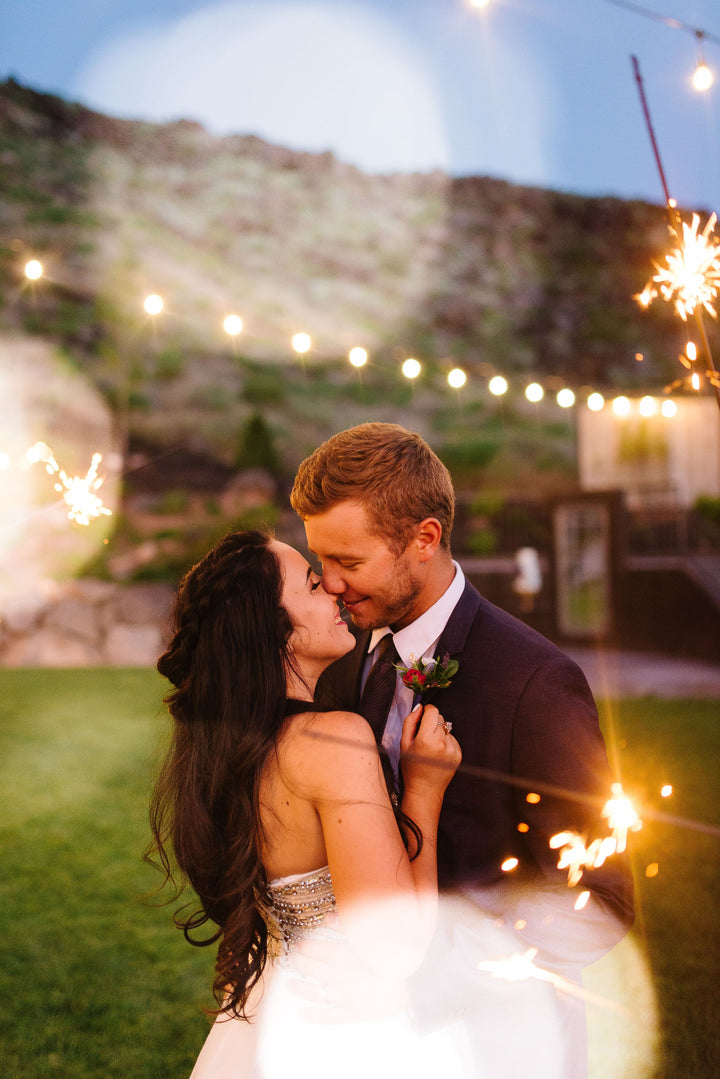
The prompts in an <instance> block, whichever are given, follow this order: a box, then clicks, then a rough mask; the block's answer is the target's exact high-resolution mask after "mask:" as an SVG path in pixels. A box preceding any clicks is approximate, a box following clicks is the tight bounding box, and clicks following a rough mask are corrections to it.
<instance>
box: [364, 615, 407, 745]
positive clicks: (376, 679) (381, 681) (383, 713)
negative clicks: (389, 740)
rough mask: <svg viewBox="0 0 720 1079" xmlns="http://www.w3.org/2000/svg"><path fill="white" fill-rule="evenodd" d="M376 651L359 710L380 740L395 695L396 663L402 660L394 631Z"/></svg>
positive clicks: (387, 634)
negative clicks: (394, 637)
mask: <svg viewBox="0 0 720 1079" xmlns="http://www.w3.org/2000/svg"><path fill="white" fill-rule="evenodd" d="M376 651H377V659H376V660H375V662H374V664H373V666H372V670H371V671H370V674H369V675H368V676H367V681H366V682H365V688H364V689H363V692H362V697H361V698H360V709H359V711H360V714H361V715H363V716H365V719H366V720H367V721H368V723H369V724H370V726H371V727H372V729H373V732H374V734H375V737H376V739H377V740H378V742H379V741H380V740H381V738H382V736H383V731H384V730H385V723H386V721H387V717H388V712H389V711H390V706H391V704H392V700H393V697H394V695H395V684H396V676H397V672H396V670H395V664H396V663H399V662H400V656H399V655H398V651H397V649H396V647H395V642H394V640H393V635H392V633H386V634H385V636H384V637H383V639H382V640H381V641H380V644H379V645H378V646H377V649H376Z"/></svg>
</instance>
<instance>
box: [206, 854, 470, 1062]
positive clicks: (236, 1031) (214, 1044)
mask: <svg viewBox="0 0 720 1079" xmlns="http://www.w3.org/2000/svg"><path fill="white" fill-rule="evenodd" d="M259 904H260V909H261V911H262V914H263V917H264V919H265V922H266V924H267V927H268V962H267V963H266V965H265V971H264V972H263V977H262V979H261V980H260V981H259V982H258V983H257V984H256V985H255V987H254V989H253V992H252V995H251V998H250V1000H249V1002H248V1009H247V1010H248V1014H250V1015H252V1016H253V1019H252V1021H251V1022H247V1021H245V1020H242V1019H236V1018H228V1017H227V1016H219V1017H218V1018H217V1019H216V1020H215V1022H214V1024H213V1026H212V1028H211V1030H210V1033H209V1034H208V1037H207V1040H206V1042H205V1045H204V1046H203V1049H202V1051H201V1053H200V1056H199V1057H198V1059H197V1062H196V1064H195V1067H194V1069H193V1072H192V1075H191V1077H190V1079H306V1077H307V1079H398V1077H400V1076H403V1075H412V1076H413V1079H439V1077H440V1076H443V1077H447V1079H471V1077H474V1076H475V1074H476V1073H475V1071H474V1070H473V1068H472V1066H471V1054H470V1049H469V1045H468V1042H467V1034H466V1031H465V1028H464V1026H463V1024H462V1023H459V1022H458V1023H453V1024H452V1025H451V1026H448V1027H445V1028H442V1029H440V1030H436V1031H433V1032H432V1033H429V1034H420V1033H419V1032H418V1031H417V1030H416V1028H415V1026H414V1025H413V1022H412V1020H411V1018H410V1016H409V1015H408V1014H406V1013H405V1012H399V1013H398V1012H395V1013H394V1014H392V1015H388V1016H386V1017H384V1018H381V1019H372V1020H361V1021H357V1022H346V1021H343V1022H328V1021H323V1019H322V1006H321V1005H318V1006H315V1007H314V1008H313V1007H311V1006H309V1005H308V1003H307V1002H306V1001H305V1000H303V999H302V998H301V997H300V996H299V995H298V994H297V992H295V991H293V987H297V982H298V978H299V975H298V974H297V973H296V972H295V971H294V970H293V968H292V953H293V950H294V948H295V947H296V946H297V945H298V944H299V943H300V942H301V941H302V940H305V939H308V938H316V939H325V940H334V941H340V942H341V941H342V940H343V935H342V928H341V925H340V920H339V916H338V913H337V909H336V902H335V895H334V892H333V888H332V880H331V877H330V871H329V869H328V868H327V867H323V868H322V869H316V870H313V871H312V872H310V873H302V874H298V875H296V876H292V877H284V878H282V879H280V880H275V881H273V882H272V883H271V884H270V885H269V886H268V888H267V889H266V892H265V894H264V895H263V896H262V897H260V899H259Z"/></svg>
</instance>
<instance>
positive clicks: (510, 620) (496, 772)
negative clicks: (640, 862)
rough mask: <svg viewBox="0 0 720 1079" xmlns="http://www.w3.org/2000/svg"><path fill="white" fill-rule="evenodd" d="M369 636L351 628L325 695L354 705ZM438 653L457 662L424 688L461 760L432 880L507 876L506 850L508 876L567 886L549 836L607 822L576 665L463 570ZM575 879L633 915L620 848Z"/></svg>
mask: <svg viewBox="0 0 720 1079" xmlns="http://www.w3.org/2000/svg"><path fill="white" fill-rule="evenodd" d="M369 639H370V633H369V632H368V631H364V632H360V633H359V634H358V645H357V647H356V648H355V650H354V651H353V652H352V653H350V655H349V656H346V657H344V658H343V659H341V660H339V661H337V662H336V663H335V664H333V665H332V666H331V667H330V668H329V669H328V671H326V673H325V675H324V676H323V678H322V679H321V682H320V684H319V686H318V693H317V695H316V696H317V699H318V700H319V701H320V703H322V704H323V706H324V707H332V708H344V709H348V710H353V711H357V709H358V702H359V699H360V681H361V672H362V667H363V663H364V659H365V656H366V654H367V647H368V642H369ZM446 653H447V654H448V655H449V656H450V657H451V658H455V659H457V660H458V661H459V668H458V671H457V673H456V675H455V676H454V678H453V680H452V684H451V685H450V686H449V687H448V688H447V689H443V690H436V691H434V693H432V692H431V694H430V695H429V697H428V699H429V700H430V701H432V703H433V704H435V705H437V707H438V708H439V710H440V712H441V714H442V715H443V716H444V718H445V719H446V720H449V721H451V722H452V724H453V734H454V735H455V736H456V737H457V739H458V742H459V743H460V746H461V748H462V754H463V760H462V766H461V768H460V770H459V771H458V773H457V774H456V775H455V776H454V778H453V779H452V781H451V783H450V786H449V787H448V789H447V791H446V794H445V799H444V803H443V808H442V813H441V816H440V823H439V828H438V875H439V882H440V886H441V888H443V889H454V888H457V887H467V886H470V887H471V888H475V887H479V888H486V887H488V886H489V887H492V886H493V885H496V884H498V883H499V882H500V881H502V880H507V879H508V878H507V875H506V874H505V873H504V872H503V870H502V869H501V868H500V867H501V865H502V864H503V863H504V862H505V861H506V859H507V858H509V857H515V858H517V859H518V861H519V865H518V868H517V869H516V870H515V871H514V873H513V880H515V881H523V882H525V883H528V884H530V885H531V886H534V887H539V888H541V889H542V888H543V887H545V886H548V885H549V886H550V887H556V888H559V887H562V888H565V886H566V882H567V876H568V875H567V870H558V868H557V862H558V852H557V850H551V849H550V847H549V845H548V840H549V838H550V836H552V835H555V834H556V833H558V832H562V831H567V830H570V831H574V832H577V833H579V834H580V835H581V836H583V838H584V839H585V840H586V842H587V843H589V842H590V841H591V840H592V839H593V838H596V837H597V836H599V835H606V834H607V832H608V829H607V825H606V824H605V822H604V821H603V820H602V819H601V816H600V810H601V808H602V806H603V804H604V803H605V802H606V801H607V800H608V799H609V798H610V796H611V792H610V784H611V781H612V777H611V773H610V769H609V766H608V761H607V755H606V750H605V744H604V741H603V738H602V734H601V732H600V726H599V721H598V715H597V710H596V707H595V704H594V701H593V698H592V694H591V693H590V689H589V687H588V685H587V682H586V679H585V676H584V675H583V673H582V671H581V670H580V668H579V667H578V666H577V664H575V663H574V662H573V661H572V660H571V659H570V658H569V657H568V656H566V655H565V654H564V653H563V652H561V651H560V650H559V649H558V648H557V647H556V646H555V645H554V644H552V643H551V642H550V641H548V640H546V639H545V638H544V637H542V636H541V635H540V634H539V633H537V632H536V631H535V630H533V629H531V628H530V627H529V626H527V625H525V624H524V623H523V622H521V621H519V620H518V619H516V618H514V617H513V616H512V615H509V614H507V613H506V612H505V611H502V610H501V609H500V608H498V607H496V606H495V605H494V604H492V603H490V602H489V601H487V600H486V599H484V598H483V597H482V596H481V595H480V593H479V592H478V591H477V589H476V588H475V587H474V586H473V585H472V584H470V583H469V582H468V583H466V586H465V590H464V592H463V594H462V596H461V598H460V600H459V602H458V604H457V605H456V607H455V609H454V611H453V613H452V615H451V617H450V619H449V621H448V623H447V625H446V627H445V629H444V631H443V633H442V635H441V637H440V641H439V644H438V648H437V651H436V654H437V655H438V656H441V657H442V656H444V655H445V654H446ZM528 794H531V795H539V796H540V799H539V801H536V800H534V799H533V800H532V801H530V802H528V800H527V795H528ZM518 826H520V830H519V828H518ZM582 887H583V888H588V889H590V890H591V891H592V892H593V893H594V894H595V895H596V897H597V898H598V899H599V900H601V902H602V903H603V906H604V907H605V908H606V909H607V910H608V911H610V912H612V913H613V914H614V915H616V916H617V917H618V918H619V920H620V923H621V925H622V926H624V927H627V925H628V924H629V923H630V922H631V921H632V917H633V908H632V882H631V876H630V873H629V869H628V866H627V863H626V862H625V861H624V860H623V859H620V858H618V856H614V857H612V858H610V859H608V860H607V861H606V862H605V864H604V865H603V866H602V867H601V868H598V869H591V870H586V871H585V872H584V874H583V880H582ZM573 898H574V897H573ZM623 931H624V929H623ZM620 935H622V933H620Z"/></svg>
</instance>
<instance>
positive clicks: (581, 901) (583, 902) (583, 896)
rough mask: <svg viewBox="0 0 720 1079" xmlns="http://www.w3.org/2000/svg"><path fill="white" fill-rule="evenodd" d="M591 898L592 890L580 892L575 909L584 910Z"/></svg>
mask: <svg viewBox="0 0 720 1079" xmlns="http://www.w3.org/2000/svg"><path fill="white" fill-rule="evenodd" d="M589 898H590V892H589V891H588V890H587V889H585V891H584V892H580V895H579V896H578V897H577V899H576V900H575V910H584V909H585V907H586V906H587V903H588V899H589Z"/></svg>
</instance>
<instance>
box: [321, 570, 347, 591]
mask: <svg viewBox="0 0 720 1079" xmlns="http://www.w3.org/2000/svg"><path fill="white" fill-rule="evenodd" d="M322 586H323V588H324V589H325V591H326V592H328V593H329V594H330V595H331V596H341V595H342V594H343V592H344V591H345V587H346V585H345V582H344V580H343V579H342V577H341V576H340V574H339V573H338V572H337V570H331V569H330V568H329V567H327V566H323V568H322Z"/></svg>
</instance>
